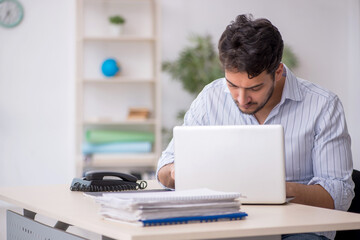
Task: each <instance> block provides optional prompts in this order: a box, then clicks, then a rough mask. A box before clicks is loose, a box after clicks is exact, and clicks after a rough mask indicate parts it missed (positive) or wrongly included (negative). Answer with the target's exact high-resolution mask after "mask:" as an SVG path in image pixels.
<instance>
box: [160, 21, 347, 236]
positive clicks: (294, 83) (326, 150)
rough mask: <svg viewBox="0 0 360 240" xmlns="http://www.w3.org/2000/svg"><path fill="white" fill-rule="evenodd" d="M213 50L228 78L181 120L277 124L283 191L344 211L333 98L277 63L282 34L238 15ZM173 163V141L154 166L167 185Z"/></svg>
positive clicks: (341, 150) (342, 137)
mask: <svg viewBox="0 0 360 240" xmlns="http://www.w3.org/2000/svg"><path fill="white" fill-rule="evenodd" d="M218 48H219V57H220V61H221V63H222V65H223V67H224V70H225V78H221V79H218V80H215V81H213V82H212V83H210V84H209V85H207V86H206V87H205V88H204V89H203V91H202V92H201V93H200V94H199V95H198V97H197V98H196V99H195V100H194V102H193V103H192V104H191V107H190V109H189V110H188V112H187V113H186V115H185V118H184V125H247V124H254V125H256V124H281V125H282V126H283V127H284V134H285V150H286V153H285V156H286V180H287V183H286V193H287V196H295V199H294V200H293V202H295V203H301V204H307V205H312V206H319V207H326V208H331V209H333V208H335V209H339V210H344V211H346V210H347V209H348V208H349V206H350V204H351V201H352V199H353V197H354V191H353V189H354V183H353V181H352V179H351V173H352V167H353V165H352V156H351V149H350V141H351V140H350V136H349V134H348V132H347V127H346V121H345V116H344V111H343V107H342V105H341V102H340V100H339V99H338V97H337V96H336V95H335V94H333V93H331V92H329V91H327V90H325V89H323V88H321V87H319V86H317V85H315V84H313V83H310V82H308V81H306V80H303V79H300V78H297V77H296V76H295V75H294V74H293V73H292V72H291V71H290V70H289V69H288V68H287V67H286V66H285V65H284V64H283V63H281V62H280V61H281V58H282V52H283V40H282V37H281V35H280V33H279V31H278V29H277V28H276V27H275V26H273V25H272V24H271V22H270V21H268V20H266V19H255V20H254V19H253V18H252V16H251V15H250V16H246V15H240V16H238V17H237V18H236V20H235V21H234V22H232V23H231V24H230V25H228V26H227V27H226V29H225V31H224V33H223V34H222V36H221V38H220V40H219V46H218ZM259 147H261V146H259ZM173 162H174V149H173V142H170V144H169V146H168V147H167V149H166V150H165V151H164V152H163V154H162V156H161V158H160V160H159V164H158V172H157V176H158V180H159V181H160V182H161V183H162V184H163V185H164V186H167V187H170V188H174V186H175V181H174V176H175V172H174V164H173ZM321 235H322V236H321ZM334 236H335V233H334V232H326V233H318V234H308V235H306V234H300V235H291V236H288V235H286V236H285V235H284V236H283V239H327V238H329V239H333V238H334ZM299 237H303V238H299Z"/></svg>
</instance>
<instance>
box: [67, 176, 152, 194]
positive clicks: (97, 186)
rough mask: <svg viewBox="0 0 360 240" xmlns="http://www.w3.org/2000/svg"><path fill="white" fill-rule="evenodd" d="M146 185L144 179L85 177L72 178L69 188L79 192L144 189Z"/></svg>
mask: <svg viewBox="0 0 360 240" xmlns="http://www.w3.org/2000/svg"><path fill="white" fill-rule="evenodd" d="M146 187H147V182H146V181H140V182H139V183H137V182H126V181H122V180H86V179H85V178H74V179H73V182H72V183H71V186H70V190H71V191H81V192H118V191H128V190H139V189H145V188H146Z"/></svg>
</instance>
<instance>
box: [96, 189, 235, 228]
mask: <svg viewBox="0 0 360 240" xmlns="http://www.w3.org/2000/svg"><path fill="white" fill-rule="evenodd" d="M240 196H241V195H240V193H235V192H230V193H229V192H220V191H213V190H209V189H193V190H186V191H163V192H135V193H126V192H121V193H104V194H103V195H102V196H101V197H97V198H96V200H97V202H99V203H100V204H101V214H102V215H103V216H104V217H106V218H111V219H116V220H121V221H126V222H138V221H143V220H148V219H163V218H177V217H189V216H210V215H221V214H232V213H238V212H239V210H240V205H241V204H240V200H239V198H240Z"/></svg>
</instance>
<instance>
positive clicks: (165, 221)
mask: <svg viewBox="0 0 360 240" xmlns="http://www.w3.org/2000/svg"><path fill="white" fill-rule="evenodd" d="M246 216H248V215H247V213H245V212H238V213H230V214H222V215H209V216H191V217H175V218H161V219H149V220H142V221H141V222H142V223H143V226H144V227H148V226H160V225H172V224H186V223H192V222H200V223H201V222H217V221H232V220H241V219H243V218H244V217H246Z"/></svg>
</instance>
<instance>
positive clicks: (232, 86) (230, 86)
mask: <svg viewBox="0 0 360 240" xmlns="http://www.w3.org/2000/svg"><path fill="white" fill-rule="evenodd" d="M228 86H229V88H236V86H234V85H231V84H228Z"/></svg>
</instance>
